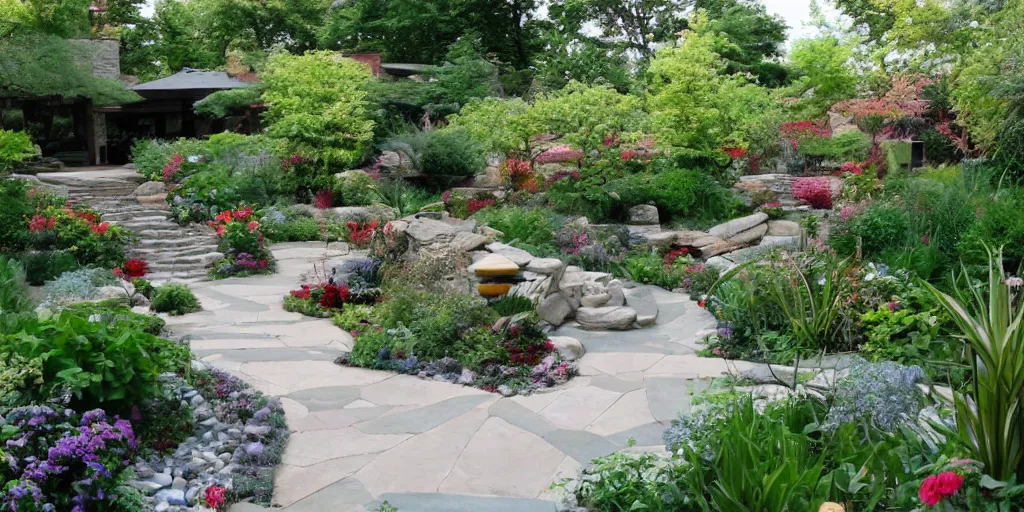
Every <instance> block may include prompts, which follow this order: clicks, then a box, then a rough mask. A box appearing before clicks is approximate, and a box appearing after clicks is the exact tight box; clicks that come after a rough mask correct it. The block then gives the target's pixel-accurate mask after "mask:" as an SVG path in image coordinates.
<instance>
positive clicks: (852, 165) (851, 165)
mask: <svg viewBox="0 0 1024 512" xmlns="http://www.w3.org/2000/svg"><path fill="white" fill-rule="evenodd" d="M839 172H842V173H847V172H848V173H850V174H856V175H857V176H860V175H861V174H864V168H863V167H861V166H860V164H858V163H857V162H846V163H845V164H843V165H842V167H840V168H839Z"/></svg>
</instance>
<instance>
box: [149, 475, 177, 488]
mask: <svg viewBox="0 0 1024 512" xmlns="http://www.w3.org/2000/svg"><path fill="white" fill-rule="evenodd" d="M149 481H150V482H153V483H155V484H157V485H159V486H160V487H167V486H169V485H171V481H172V478H171V475H169V474H167V473H157V474H155V475H153V476H152V477H150V479H149Z"/></svg>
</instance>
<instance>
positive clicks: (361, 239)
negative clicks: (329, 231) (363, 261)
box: [345, 220, 377, 246]
mask: <svg viewBox="0 0 1024 512" xmlns="http://www.w3.org/2000/svg"><path fill="white" fill-rule="evenodd" d="M345 225H346V226H347V227H348V241H349V242H352V243H353V244H355V245H357V246H362V245H366V244H367V243H369V241H370V237H372V236H373V232H374V230H376V229H377V221H373V222H369V223H366V224H364V225H363V226H360V225H359V224H356V223H355V222H353V221H351V220H350V221H348V222H346V223H345Z"/></svg>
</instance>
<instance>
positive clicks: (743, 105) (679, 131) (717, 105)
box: [648, 17, 775, 160]
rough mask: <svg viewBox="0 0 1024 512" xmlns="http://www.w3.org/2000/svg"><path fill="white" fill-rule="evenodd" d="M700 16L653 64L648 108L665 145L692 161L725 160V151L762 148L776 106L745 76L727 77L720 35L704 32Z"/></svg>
mask: <svg viewBox="0 0 1024 512" xmlns="http://www.w3.org/2000/svg"><path fill="white" fill-rule="evenodd" d="M704 23H706V19H704V18H701V17H698V19H697V20H696V22H695V24H694V28H693V29H691V30H690V31H688V32H686V33H684V35H683V38H682V40H681V42H680V44H679V45H678V46H673V47H668V48H664V49H662V50H659V51H658V54H657V56H656V57H655V58H654V59H653V60H652V61H651V67H650V70H649V75H650V82H651V85H650V96H649V98H648V104H649V105H650V111H651V123H652V125H653V126H654V128H655V129H656V130H657V133H658V136H659V139H658V141H659V143H660V144H662V145H664V146H666V147H670V148H672V149H673V150H675V151H678V152H680V153H681V154H682V155H684V156H688V157H702V158H708V159H713V160H721V159H722V158H723V157H724V156H725V155H724V154H723V153H722V152H721V148H723V147H727V146H734V147H745V146H747V145H752V144H753V145H757V144H759V143H760V142H759V141H758V140H756V137H755V134H757V133H758V132H760V127H761V125H763V124H765V123H771V122H772V119H773V117H774V116H775V103H774V102H772V101H770V98H769V96H768V93H767V90H765V89H763V88H762V87H759V86H757V85H754V84H751V83H749V82H748V81H747V80H746V79H745V78H743V77H742V76H740V75H726V76H723V75H721V74H720V73H719V70H720V69H721V68H722V67H723V66H724V62H723V61H722V58H721V56H720V55H719V54H718V53H716V52H715V48H716V47H717V46H718V45H720V44H721V38H720V36H718V35H716V34H714V33H711V32H707V31H704V30H702V27H703V24H704Z"/></svg>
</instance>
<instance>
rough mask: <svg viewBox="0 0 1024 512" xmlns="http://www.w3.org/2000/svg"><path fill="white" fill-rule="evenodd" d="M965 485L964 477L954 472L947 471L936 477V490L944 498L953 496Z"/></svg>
mask: <svg viewBox="0 0 1024 512" xmlns="http://www.w3.org/2000/svg"><path fill="white" fill-rule="evenodd" d="M962 485H964V477H962V476H960V475H958V474H956V473H954V472H952V471H945V472H942V473H939V475H938V476H937V477H936V485H935V488H936V489H937V490H938V491H939V493H940V494H942V495H943V496H952V495H954V494H956V492H957V491H959V490H960V487H961V486H962Z"/></svg>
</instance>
